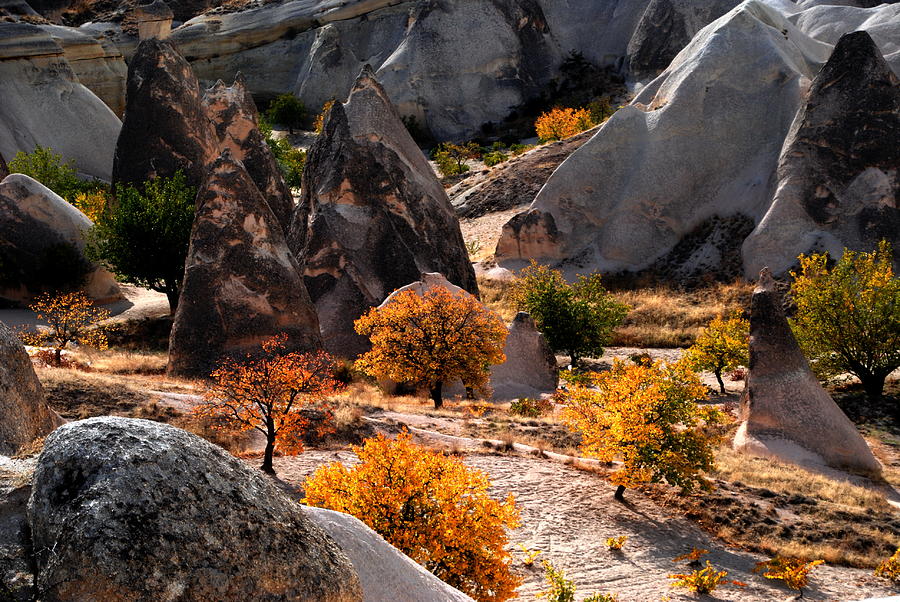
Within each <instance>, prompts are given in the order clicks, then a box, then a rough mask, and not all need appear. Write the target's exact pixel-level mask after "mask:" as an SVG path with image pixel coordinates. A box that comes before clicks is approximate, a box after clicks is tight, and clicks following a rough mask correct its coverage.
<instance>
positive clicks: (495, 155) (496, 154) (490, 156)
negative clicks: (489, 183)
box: [484, 151, 509, 167]
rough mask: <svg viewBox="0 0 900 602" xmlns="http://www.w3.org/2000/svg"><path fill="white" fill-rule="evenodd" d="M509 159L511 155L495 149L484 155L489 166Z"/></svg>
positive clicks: (485, 162)
mask: <svg viewBox="0 0 900 602" xmlns="http://www.w3.org/2000/svg"><path fill="white" fill-rule="evenodd" d="M507 159H509V155H507V154H505V153H502V152H500V151H493V152H490V153H486V154H485V155H484V164H485V165H487V166H488V167H494V166H495V165H499V164H500V163H503V162H504V161H506V160H507Z"/></svg>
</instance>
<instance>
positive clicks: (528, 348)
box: [491, 312, 559, 399]
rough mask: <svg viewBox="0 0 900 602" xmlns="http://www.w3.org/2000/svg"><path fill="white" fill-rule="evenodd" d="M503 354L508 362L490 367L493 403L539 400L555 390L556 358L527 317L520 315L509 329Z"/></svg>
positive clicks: (557, 376) (517, 315)
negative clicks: (536, 398)
mask: <svg viewBox="0 0 900 602" xmlns="http://www.w3.org/2000/svg"><path fill="white" fill-rule="evenodd" d="M503 353H504V354H505V355H506V361H505V362H503V363H502V364H497V365H495V366H491V388H492V389H493V390H494V399H515V398H517V397H537V396H538V395H540V394H541V393H547V392H551V391H555V390H556V387H557V385H558V384H559V373H558V370H557V368H556V356H555V355H554V354H553V351H552V350H551V349H550V345H549V344H547V340H546V339H545V338H544V335H543V334H541V333H540V332H539V331H538V330H537V328H536V327H535V325H534V319H533V318H532V317H531V316H530V315H528V314H527V313H525V312H519V313H518V314H516V317H515V318H514V319H513V321H512V323H511V324H510V325H509V336H507V337H506V346H505V347H504V348H503Z"/></svg>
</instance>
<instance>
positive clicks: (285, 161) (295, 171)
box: [259, 115, 306, 188]
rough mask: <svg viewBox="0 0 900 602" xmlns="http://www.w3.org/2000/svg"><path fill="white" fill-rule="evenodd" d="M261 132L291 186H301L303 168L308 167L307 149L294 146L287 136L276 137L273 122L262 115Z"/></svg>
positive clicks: (285, 179) (260, 121)
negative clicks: (273, 133) (273, 132)
mask: <svg viewBox="0 0 900 602" xmlns="http://www.w3.org/2000/svg"><path fill="white" fill-rule="evenodd" d="M259 132H260V133H261V134H262V135H263V137H264V138H265V139H266V144H267V145H268V146H269V150H271V151H272V154H273V155H274V156H275V161H276V162H277V163H278V168H279V169H281V174H282V176H283V177H284V181H285V182H286V183H287V185H288V186H290V187H291V188H300V187H301V185H302V181H303V170H304V168H305V167H306V151H304V150H300V149H297V148H294V147H293V146H292V145H291V143H290V141H289V140H288V139H287V138H275V137H274V136H273V135H272V124H270V123H269V121H268V119H266V118H265V116H262V115H261V116H260V120H259Z"/></svg>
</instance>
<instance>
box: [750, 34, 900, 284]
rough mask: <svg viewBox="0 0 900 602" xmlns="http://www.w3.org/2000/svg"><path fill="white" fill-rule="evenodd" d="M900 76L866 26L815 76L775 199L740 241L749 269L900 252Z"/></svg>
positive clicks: (777, 269)
mask: <svg viewBox="0 0 900 602" xmlns="http://www.w3.org/2000/svg"><path fill="white" fill-rule="evenodd" d="M898 141H900V80H898V78H897V76H896V75H894V73H893V72H892V71H891V69H890V67H889V66H888V65H887V63H886V62H885V61H884V58H883V57H882V56H881V53H880V52H879V50H878V47H877V46H876V45H875V43H874V42H873V41H872V38H871V37H870V36H869V34H867V33H866V32H864V31H857V32H855V33H850V34H847V35H845V36H844V37H842V38H841V39H840V41H839V42H838V43H837V46H835V48H834V52H833V53H832V55H831V58H830V59H829V60H828V63H826V64H825V66H824V67H823V68H822V70H821V71H820V72H819V73H818V75H816V78H815V79H814V80H813V82H812V86H811V87H810V90H809V94H808V97H807V100H806V106H805V107H804V108H803V109H802V110H801V112H800V114H799V115H798V117H797V121H796V123H795V126H794V127H793V128H792V130H791V133H790V135H789V136H788V139H787V142H786V143H785V146H784V150H783V151H782V153H781V159H780V162H779V165H778V189H777V191H776V192H775V198H774V200H773V201H772V205H771V207H770V208H769V210H768V211H767V212H766V214H765V216H764V217H763V219H762V221H761V222H760V223H759V225H758V226H757V227H756V229H755V230H754V231H753V233H752V234H751V235H750V236H749V237H748V238H747V240H746V241H745V242H744V248H743V251H744V261H745V264H746V267H747V271H748V272H755V271H759V269H761V268H762V267H763V266H769V267H770V268H771V269H772V271H773V273H775V274H776V275H779V274H785V273H787V272H788V271H789V270H790V269H791V268H793V267H794V266H795V264H796V261H797V256H798V255H800V254H801V253H809V252H811V251H828V252H829V253H830V254H831V255H832V257H840V255H841V254H842V253H843V249H844V248H845V247H848V248H850V249H854V250H858V251H868V250H871V249H872V248H874V247H875V246H876V245H877V244H878V241H879V240H882V239H887V240H889V241H891V242H892V243H893V244H894V247H895V249H896V250H897V257H898V258H900V144H898Z"/></svg>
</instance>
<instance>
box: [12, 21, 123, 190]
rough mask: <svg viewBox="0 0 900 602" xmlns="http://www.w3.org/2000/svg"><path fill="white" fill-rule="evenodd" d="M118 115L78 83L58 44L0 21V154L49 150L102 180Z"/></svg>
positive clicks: (37, 30)
mask: <svg viewBox="0 0 900 602" xmlns="http://www.w3.org/2000/svg"><path fill="white" fill-rule="evenodd" d="M120 126H121V124H120V122H119V119H118V117H116V115H115V114H114V113H113V112H112V110H111V109H110V108H109V107H108V106H106V105H105V104H104V103H103V101H101V100H100V99H99V98H97V97H96V96H95V95H94V94H93V93H91V91H90V90H88V89H87V88H86V87H84V86H83V85H82V84H81V83H79V81H78V78H77V77H76V75H75V72H74V71H73V70H72V67H71V65H70V64H69V62H68V61H67V60H66V58H65V56H64V53H63V49H62V47H61V46H60V44H59V43H58V42H57V41H56V40H54V39H53V38H52V37H51V36H50V35H49V34H48V33H47V32H45V31H44V30H42V29H41V28H40V27H38V26H36V25H29V24H26V23H0V154H2V155H3V156H4V157H6V158H7V159H9V160H11V159H12V158H13V157H15V155H16V153H17V152H19V151H24V152H31V151H32V150H34V147H35V145H41V146H47V147H50V148H52V149H53V150H54V151H55V152H57V153H59V154H61V155H62V156H63V157H64V158H65V159H66V160H73V161H74V162H75V164H76V167H77V168H78V170H79V171H81V172H83V173H85V174H88V175H91V176H95V177H98V178H101V179H104V180H109V179H110V173H111V172H110V168H111V166H112V157H113V152H114V148H115V142H116V136H117V135H118V132H119V127H120Z"/></svg>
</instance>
